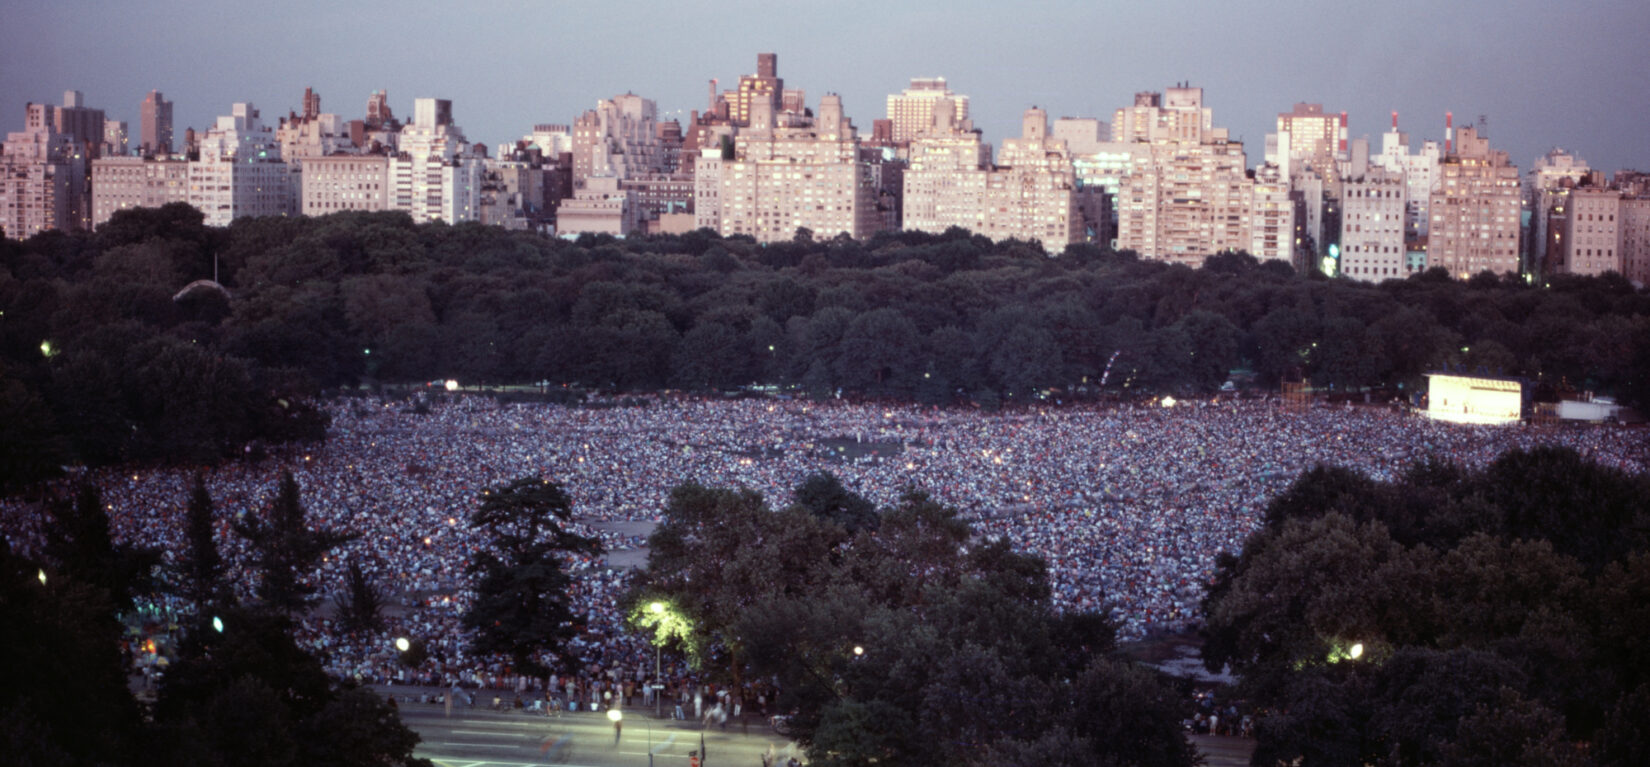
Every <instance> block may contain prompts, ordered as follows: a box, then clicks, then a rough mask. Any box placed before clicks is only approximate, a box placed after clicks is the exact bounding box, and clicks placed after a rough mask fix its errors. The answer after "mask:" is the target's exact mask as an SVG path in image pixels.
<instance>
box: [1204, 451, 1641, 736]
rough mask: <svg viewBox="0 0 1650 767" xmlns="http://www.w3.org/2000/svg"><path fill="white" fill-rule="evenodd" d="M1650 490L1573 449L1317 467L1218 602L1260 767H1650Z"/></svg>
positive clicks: (1213, 656) (1211, 599)
mask: <svg viewBox="0 0 1650 767" xmlns="http://www.w3.org/2000/svg"><path fill="white" fill-rule="evenodd" d="M1647 494H1650V475H1645V474H1628V473H1626V472H1623V471H1620V470H1617V469H1612V468H1607V467H1604V466H1600V465H1598V464H1596V463H1593V462H1591V461H1588V460H1586V459H1584V458H1582V457H1581V456H1579V455H1578V454H1576V453H1575V452H1574V451H1572V450H1568V449H1558V448H1536V449H1532V450H1527V451H1526V450H1514V451H1511V452H1508V453H1506V454H1503V455H1502V456H1501V457H1500V458H1498V459H1496V460H1495V461H1494V462H1492V463H1491V464H1489V465H1488V466H1485V467H1484V468H1482V469H1465V468H1462V467H1460V466H1457V465H1454V464H1451V463H1449V462H1446V461H1438V460H1429V461H1425V462H1422V463H1420V464H1417V465H1415V466H1413V467H1411V468H1410V469H1409V471H1408V472H1407V473H1406V474H1405V475H1403V476H1402V477H1400V478H1398V479H1396V480H1394V481H1391V482H1381V481H1375V480H1372V479H1370V478H1368V477H1365V476H1362V475H1360V474H1358V473H1356V472H1352V471H1348V470H1345V469H1339V468H1333V467H1319V468H1316V469H1313V470H1310V471H1308V472H1306V473H1304V474H1303V475H1302V476H1301V477H1300V478H1299V479H1297V480H1296V482H1295V483H1294V485H1293V486H1292V487H1290V488H1289V489H1288V490H1287V491H1286V492H1284V493H1282V494H1281V495H1279V496H1278V497H1277V498H1275V499H1274V500H1273V501H1272V503H1271V505H1270V507H1269V508H1268V510H1267V513H1266V518H1265V523H1264V527H1263V528H1262V529H1261V530H1260V531H1258V532H1256V533H1255V534H1254V535H1252V536H1251V537H1250V538H1249V539H1248V541H1247V542H1246V543H1245V544H1244V547H1243V551H1242V553H1241V554H1240V555H1238V556H1235V557H1234V556H1231V555H1223V556H1222V559H1221V561H1220V563H1219V564H1220V567H1219V572H1218V575H1217V580H1216V583H1215V584H1214V586H1213V587H1212V588H1211V589H1210V593H1209V595H1208V597H1207V599H1206V600H1205V602H1204V605H1203V608H1204V613H1205V615H1206V620H1207V626H1206V628H1205V637H1206V644H1205V646H1204V661H1205V663H1206V664H1207V665H1208V666H1209V667H1210V668H1211V669H1219V668H1221V667H1223V666H1227V665H1229V666H1230V668H1231V670H1232V671H1233V673H1235V674H1236V675H1237V676H1238V677H1239V678H1240V679H1241V682H1240V685H1239V690H1240V692H1241V694H1242V695H1244V696H1246V697H1248V699H1249V700H1250V702H1251V703H1253V704H1255V705H1256V706H1257V707H1258V708H1259V709H1260V710H1261V712H1262V715H1261V716H1260V718H1259V720H1258V722H1257V726H1256V733H1257V737H1258V739H1259V747H1258V749H1257V750H1256V752H1255V757H1254V761H1253V763H1254V764H1297V763H1299V764H1371V765H1404V764H1441V765H1509V764H1531V765H1533V764H1544V765H1637V764H1646V763H1650V730H1647V728H1646V723H1647V722H1650V645H1647V644H1646V642H1645V630H1646V628H1647V627H1650V511H1647V508H1650V507H1647V506H1646V505H1645V503H1644V499H1645V498H1646V497H1647Z"/></svg>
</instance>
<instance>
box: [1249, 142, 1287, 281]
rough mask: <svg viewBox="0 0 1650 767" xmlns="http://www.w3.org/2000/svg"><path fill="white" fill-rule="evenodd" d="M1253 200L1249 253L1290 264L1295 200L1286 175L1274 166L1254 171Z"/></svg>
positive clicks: (1267, 259) (1250, 215) (1250, 216)
mask: <svg viewBox="0 0 1650 767" xmlns="http://www.w3.org/2000/svg"><path fill="white" fill-rule="evenodd" d="M1253 199H1254V203H1253V206H1252V207H1251V208H1250V213H1249V255H1251V256H1254V257H1255V258H1258V259H1260V260H1262V261H1270V260H1279V261H1282V262H1283V263H1286V264H1287V263H1290V262H1291V260H1292V257H1293V255H1294V252H1295V245H1296V243H1295V202H1294V200H1293V199H1292V198H1291V197H1290V194H1289V176H1287V175H1286V174H1284V173H1283V171H1282V169H1281V168H1279V167H1278V166H1276V165H1272V164H1266V165H1262V166H1261V167H1260V168H1258V169H1257V170H1256V171H1255V177H1254V198H1253Z"/></svg>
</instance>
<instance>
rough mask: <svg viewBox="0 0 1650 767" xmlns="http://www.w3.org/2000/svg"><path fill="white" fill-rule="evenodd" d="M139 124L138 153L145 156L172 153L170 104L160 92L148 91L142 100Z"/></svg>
mask: <svg viewBox="0 0 1650 767" xmlns="http://www.w3.org/2000/svg"><path fill="white" fill-rule="evenodd" d="M139 122H140V123H141V125H140V127H139V130H141V131H142V138H141V143H139V144H138V149H139V151H141V152H142V153H143V154H144V155H145V156H150V155H162V154H171V153H172V102H170V101H167V100H166V97H165V96H162V95H161V92H160V91H149V95H148V96H145V97H144V98H143V104H142V106H140V107H139Z"/></svg>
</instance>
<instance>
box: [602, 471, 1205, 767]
mask: <svg viewBox="0 0 1650 767" xmlns="http://www.w3.org/2000/svg"><path fill="white" fill-rule="evenodd" d="M650 546H651V552H650V555H649V559H648V566H647V570H646V571H645V573H644V574H643V577H642V579H641V582H640V583H639V584H638V586H637V590H636V592H635V593H634V594H633V596H632V598H631V615H632V617H633V621H634V623H636V624H637V625H638V626H640V627H643V628H645V629H652V630H653V631H654V632H655V637H656V640H657V641H659V642H661V643H663V644H673V645H676V646H679V647H680V648H681V649H683V650H684V651H686V653H687V654H688V656H689V658H690V659H691V660H693V661H694V662H695V663H696V664H697V665H698V666H699V667H700V668H701V669H702V670H704V671H705V672H707V673H709V674H710V675H712V676H713V677H720V678H724V679H730V680H731V681H732V682H734V683H735V684H736V685H737V684H738V683H739V682H740V680H741V678H750V679H762V680H772V681H774V682H776V683H777V686H778V689H779V699H778V703H779V705H780V708H781V710H784V711H787V712H788V716H789V719H788V724H787V730H786V732H787V733H788V734H791V735H793V736H795V737H796V738H797V739H798V740H799V741H801V742H802V743H803V744H804V745H806V746H807V747H808V751H809V755H810V759H811V763H813V764H820V765H844V766H846V765H870V764H901V765H957V764H979V765H1041V764H1085V765H1093V764H1102V765H1113V764H1115V765H1146V764H1152V765H1184V764H1192V763H1193V762H1194V758H1195V754H1194V752H1193V751H1192V749H1191V747H1190V746H1189V744H1188V743H1187V741H1186V739H1185V737H1184V735H1183V734H1182V732H1181V728H1180V721H1181V718H1182V717H1183V716H1184V714H1185V712H1184V711H1183V710H1182V708H1183V706H1184V705H1185V701H1184V699H1183V698H1181V697H1180V696H1179V695H1178V693H1176V692H1175V691H1173V690H1172V689H1171V688H1170V687H1168V686H1166V685H1165V684H1163V682H1162V681H1161V680H1159V679H1158V678H1157V676H1156V674H1155V672H1151V671H1149V670H1144V669H1141V668H1138V667H1135V666H1133V665H1131V664H1129V663H1126V662H1123V661H1120V660H1116V659H1114V658H1112V657H1110V655H1109V653H1110V651H1111V650H1112V647H1113V640H1114V636H1115V629H1114V627H1113V626H1112V625H1111V623H1110V621H1109V620H1107V619H1106V618H1105V617H1104V616H1102V615H1100V614H1098V613H1070V614H1064V615H1061V614H1056V613H1055V612H1054V610H1053V609H1052V608H1051V607H1050V604H1049V585H1048V578H1047V573H1046V570H1045V567H1044V563H1043V562H1042V560H1040V559H1037V558H1035V557H1031V556H1027V555H1023V554H1019V553H1017V552H1015V551H1013V550H1012V548H1011V547H1010V546H1009V544H1008V543H1007V542H1006V541H1000V540H997V541H980V540H974V539H973V531H972V529H971V528H970V526H969V525H968V524H967V522H965V521H963V520H961V519H959V518H958V517H957V515H956V512H955V511H954V510H952V509H950V508H947V507H944V506H941V505H940V504H938V503H935V502H933V501H932V500H930V499H929V498H927V497H926V496H924V495H922V494H920V493H914V492H913V493H911V494H909V495H907V496H906V497H905V498H904V499H903V500H902V501H901V502H899V503H898V504H896V505H894V506H893V507H890V508H887V509H883V510H881V511H877V510H875V509H874V508H873V506H872V505H871V504H870V503H869V502H868V501H866V500H865V499H864V498H861V497H859V496H857V495H854V494H853V493H852V492H850V491H847V490H846V489H844V488H843V487H842V485H841V483H840V482H838V481H837V479H836V478H835V477H832V476H830V475H815V476H812V477H809V478H808V479H807V480H806V481H805V482H804V483H803V484H802V485H801V486H800V487H799V488H798V489H797V491H796V502H795V503H793V504H791V505H789V506H786V507H784V508H781V509H777V510H775V509H771V508H769V507H768V506H767V504H766V503H765V502H764V501H763V499H762V498H761V497H760V496H758V495H756V494H754V493H752V492H750V491H746V490H725V489H712V488H705V487H700V486H696V485H686V486H683V487H679V488H677V489H676V490H675V492H674V493H672V495H671V499H670V504H669V506H668V508H667V509H666V513H665V521H664V523H663V524H662V525H661V526H660V527H659V529H658V530H657V531H656V532H655V533H654V535H653V537H652V539H651V540H650ZM655 604H657V605H659V608H658V609H657V610H656V609H655V608H654V605H655Z"/></svg>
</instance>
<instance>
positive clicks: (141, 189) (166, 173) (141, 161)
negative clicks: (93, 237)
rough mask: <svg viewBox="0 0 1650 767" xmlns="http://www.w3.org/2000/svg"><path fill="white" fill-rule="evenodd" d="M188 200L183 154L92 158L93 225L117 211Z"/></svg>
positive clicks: (103, 220)
mask: <svg viewBox="0 0 1650 767" xmlns="http://www.w3.org/2000/svg"><path fill="white" fill-rule="evenodd" d="M188 201H189V163H188V162H187V161H186V160H184V159H183V158H182V157H100V158H98V159H96V160H93V161H92V226H93V227H99V226H102V225H103V224H104V222H106V221H108V220H109V219H110V218H112V217H113V216H114V215H115V212H116V211H121V210H131V209H133V208H158V207H160V206H162V205H165V204H167V203H171V202H188Z"/></svg>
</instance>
